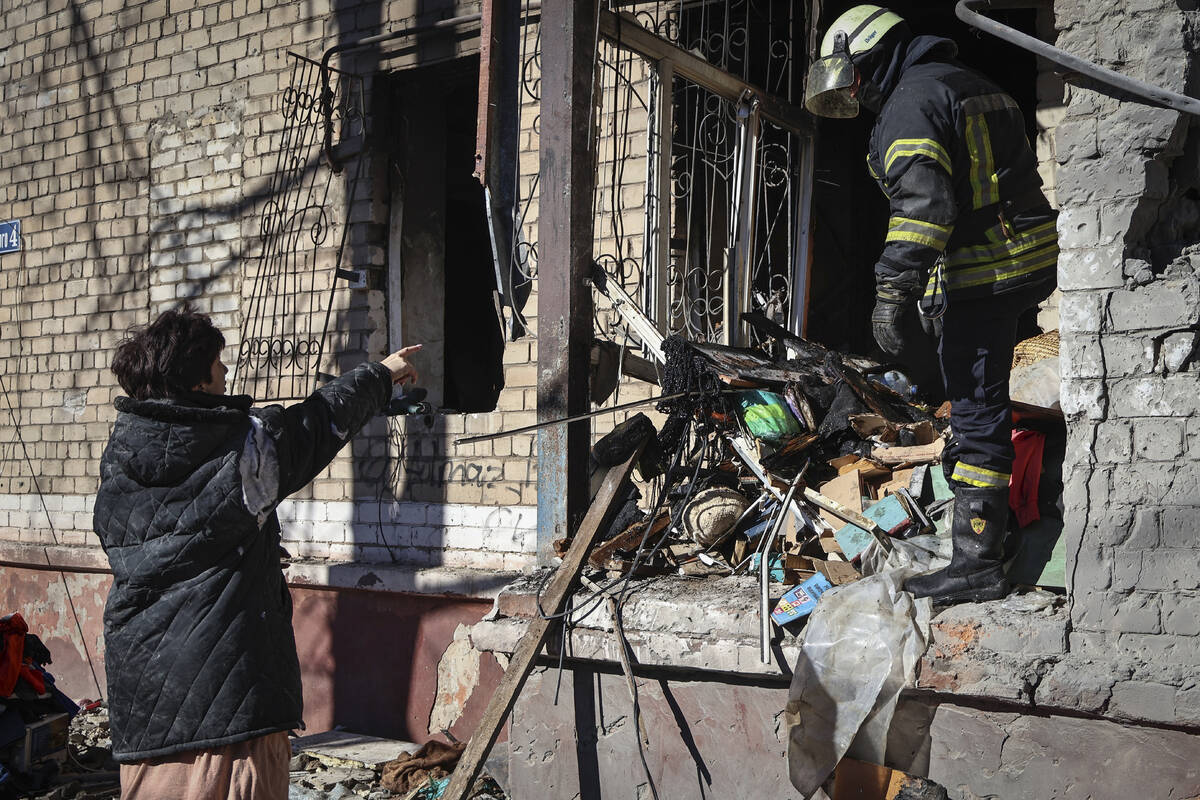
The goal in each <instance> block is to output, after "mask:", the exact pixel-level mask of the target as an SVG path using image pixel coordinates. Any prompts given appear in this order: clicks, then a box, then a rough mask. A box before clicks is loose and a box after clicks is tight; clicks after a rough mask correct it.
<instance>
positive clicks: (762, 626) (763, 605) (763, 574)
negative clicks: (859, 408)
mask: <svg viewBox="0 0 1200 800" xmlns="http://www.w3.org/2000/svg"><path fill="white" fill-rule="evenodd" d="M806 470H807V465H805V469H802V470H800V471H799V472H797V473H796V477H795V478H794V479H792V485H791V486H789V487H788V491H787V496H786V497H784V499H783V505H782V506H780V507H779V516H778V517H777V518H776V520H775V525H774V527H772V528H771V534H770V536H769V537H766V536H764V537H763V538H764V539H766V540H767V541H766V544H765V545H764V546H763V549H762V555H761V556H760V557H759V563H758V584H759V592H760V594H759V600H760V602H759V607H758V612H759V618H760V620H759V629H758V632H759V648H760V653H759V655H760V657H761V658H762V663H764V664H770V663H771V598H770V595H769V594H768V592H767V589H768V586H769V584H770V582H771V548H772V547H774V546H775V539H776V538H778V537H779V531H780V530H782V529H783V523H784V522H785V521H786V520H787V516H788V508H789V507H790V506H791V504H792V498H793V497H795V496H796V489H797V488H798V487H799V486H800V484H801V483H802V482H803V481H804V473H805V471H806Z"/></svg>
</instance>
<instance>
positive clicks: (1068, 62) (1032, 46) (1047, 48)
mask: <svg viewBox="0 0 1200 800" xmlns="http://www.w3.org/2000/svg"><path fill="white" fill-rule="evenodd" d="M1043 5H1045V3H1044V2H1037V0H959V2H958V5H957V6H955V8H954V13H955V14H957V15H958V18H959V19H961V20H962V21H963V22H965V23H967V24H968V25H970V26H972V27H974V28H978V29H979V30H981V31H984V32H986V33H990V34H992V35H993V36H996V37H999V38H1001V39H1003V40H1004V41H1006V42H1010V43H1012V44H1015V45H1016V46H1017V47H1020V48H1022V49H1024V50H1028V51H1030V52H1031V53H1034V54H1036V55H1039V56H1041V57H1042V58H1045V59H1047V60H1049V61H1053V62H1054V63H1055V64H1058V65H1059V66H1062V67H1066V68H1067V69H1069V70H1072V71H1073V72H1078V73H1080V74H1082V75H1086V76H1088V77H1089V78H1091V79H1093V80H1095V81H1099V82H1100V83H1104V84H1107V85H1109V86H1113V87H1115V88H1117V89H1120V90H1121V91H1123V92H1127V93H1129V94H1132V95H1136V96H1137V97H1141V98H1143V99H1145V100H1149V101H1150V102H1152V103H1154V104H1156V105H1160V106H1165V107H1167V108H1170V109H1173V110H1175V111H1182V112H1184V113H1186V114H1195V115H1196V116H1200V100H1197V99H1195V98H1193V97H1188V96H1187V95H1184V94H1179V93H1178V92H1172V91H1170V90H1169V89H1164V88H1162V87H1161V86H1155V85H1154V84H1151V83H1146V82H1145V81H1140V80H1138V79H1137V78H1131V77H1129V76H1128V75H1122V74H1121V73H1119V72H1116V71H1114V70H1111V69H1108V68H1107V67H1102V66H1100V65H1099V64H1094V63H1092V62H1091V61H1088V60H1087V59H1084V58H1080V57H1079V56H1074V55H1071V54H1070V53H1068V52H1067V51H1065V50H1062V49H1060V48H1057V47H1055V46H1054V45H1052V44H1047V43H1046V42H1043V41H1042V40H1040V39H1035V38H1034V37H1032V36H1029V35H1027V34H1024V33H1021V32H1020V31H1018V30H1015V29H1013V28H1010V27H1009V26H1008V25H1004V24H1002V23H999V22H996V21H995V20H992V19H988V18H987V17H985V16H983V15H982V14H980V13H979V12H978V11H976V10H975V9H989V8H991V9H995V8H1038V7H1040V6H1043Z"/></svg>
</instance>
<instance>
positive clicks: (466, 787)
mask: <svg viewBox="0 0 1200 800" xmlns="http://www.w3.org/2000/svg"><path fill="white" fill-rule="evenodd" d="M644 447H645V442H643V443H642V444H640V445H638V447H637V448H636V449H635V450H634V452H633V454H632V455H630V456H629V458H628V459H627V460H626V461H624V462H622V463H621V464H618V465H617V466H615V467H613V468H611V469H610V470H609V471H608V473H607V474H606V475H605V476H604V482H603V483H602V484H601V485H600V491H598V492H596V499H595V500H593V501H592V505H591V506H590V507H589V508H588V511H587V515H586V516H584V518H583V522H582V523H580V525H579V530H578V531H577V532H576V533H575V537H574V538H573V539H572V540H571V546H570V548H568V549H567V555H566V557H565V558H564V559H563V562H562V564H561V565H559V567H558V570H557V571H556V572H555V573H554V577H552V578H551V579H550V585H549V586H548V587H547V589H546V593H545V594H544V595H543V596H542V608H544V609H546V611H547V612H548V613H550V614H557V613H559V612H561V611H562V610H563V607H564V606H565V605H566V601H567V598H568V597H570V596H571V594H572V593H573V592H574V591H575V590H576V588H578V585H579V576H580V574H581V573H582V572H583V566H584V564H585V563H586V561H587V556H588V553H589V552H591V549H592V545H593V544H594V543H595V541H596V539H597V538H598V537H599V536H600V533H601V532H602V531H604V530H605V529H606V528H607V527H608V523H609V522H610V521H611V519H612V516H613V514H614V513H615V512H616V503H617V499H618V497H620V496H621V491H622V489H623V487H624V485H625V482H626V481H628V480H629V476H630V474H631V473H632V472H633V467H634V465H635V464H636V463H637V460H638V458H639V457H640V456H641V454H642V449H643V448H644ZM553 622H554V621H553V620H548V619H542V618H541V617H535V618H534V619H533V620H531V621H530V623H529V630H527V631H526V632H525V635H524V636H522V637H521V641H520V642H519V643H518V644H517V650H516V652H515V653H513V656H512V661H511V662H510V663H509V665H508V669H507V670H505V671H504V677H503V678H501V679H500V684H499V685H498V686H497V687H496V691H495V693H494V694H493V695H492V699H491V700H490V701H489V702H488V707H487V710H486V711H484V713H483V718H482V719H481V720H480V721H479V727H477V728H476V729H475V733H474V735H472V736H471V740H470V741H469V742H467V748H466V750H464V751H463V754H462V757H461V758H459V760H458V766H457V767H456V768H455V770H454V775H453V777H452V778H451V779H450V784H449V785H448V786H447V787H446V791H445V792H444V793H443V794H442V798H443V800H465V798H466V797H467V795H468V793H469V792H470V790H471V787H472V785H473V784H474V783H475V779H476V778H477V777H478V776H479V770H480V768H482V767H483V762H484V760H485V759H486V758H487V755H488V753H489V752H490V751H491V749H492V745H494V744H495V743H496V737H497V736H499V735H500V729H501V728H502V727H503V726H504V720H505V719H507V718H508V714H509V712H511V711H512V707H513V703H515V702H516V700H517V695H518V694H520V693H521V687H523V686H524V685H525V680H526V678H528V677H529V673H530V671H531V670H532V669H533V662H534V659H536V658H537V655H538V653H539V652H541V649H542V646H543V645H544V644H545V643H546V639H547V638H548V637H549V635H550V628H551V625H552V624H553Z"/></svg>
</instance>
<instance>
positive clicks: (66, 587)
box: [0, 374, 104, 697]
mask: <svg viewBox="0 0 1200 800" xmlns="http://www.w3.org/2000/svg"><path fill="white" fill-rule="evenodd" d="M0 391H3V392H4V402H5V403H7V404H8V415H9V417H10V418H11V419H12V423H13V431H14V432H15V433H16V435H17V441H18V442H20V444H21V453H22V454H23V455H24V458H25V464H26V466H28V467H29V477H30V479H31V480H32V481H33V488H34V491H36V492H37V496H38V500H39V501H40V502H41V504H42V511H43V512H44V513H45V515H46V526H47V527H48V528H49V529H50V538H52V539H53V540H54V544H55V546H58V545H59V544H61V543H60V542H59V540H58V531H56V530H55V529H54V520H53V519H51V518H50V508H49V506H48V505H47V504H46V495H44V494H43V493H42V487H41V483H40V482H39V481H38V478H37V472H36V471H35V470H34V468H33V459H31V458H30V457H29V448H28V447H27V446H26V445H25V437H24V436H22V435H21V423H20V421H19V420H18V419H17V412H16V409H15V407H14V406H13V402H12V397H10V396H9V394H8V385H7V384H5V382H4V376H3V375H2V374H0ZM42 557H43V558H45V559H46V566H48V567H50V568H52V569H53V568H54V562H53V561H52V560H51V559H50V551H49V550H47V549H46V546H45V545H42ZM55 571H56V572H58V577H59V578H61V579H62V584H63V591H64V592H65V593H66V595H67V605H68V606H69V607H70V608H71V617H72V618H73V619H74V620H75V630H77V631H78V632H79V643H80V644H81V645H82V646H83V654H84V656H85V657H86V658H87V665H88V670H89V671H90V672H91V674H92V683H93V684H95V686H96V693H97V694H98V695H99V696H101V697H103V696H104V690H103V689H101V688H100V679H99V678H98V677H96V666H95V664H93V663H92V652H91V649H90V648H89V647H88V644H87V637H86V636H84V634H83V624H82V623H81V622H80V621H79V612H78V611H77V610H76V608H75V598H74V596H73V595H72V594H71V586H70V584H69V583H68V582H67V573H65V572H63V571H62V570H61V569H59V570H55Z"/></svg>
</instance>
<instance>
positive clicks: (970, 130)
mask: <svg viewBox="0 0 1200 800" xmlns="http://www.w3.org/2000/svg"><path fill="white" fill-rule="evenodd" d="M966 140H967V154H968V155H969V156H970V158H971V172H970V175H969V176H968V177H969V178H970V181H971V208H973V209H980V208H983V207H984V206H990V205H992V204H993V203H998V202H1000V185H999V181H997V179H996V166H995V164H993V163H992V141H991V136H990V134H989V133H988V127H987V119H985V118H984V116H983V114H972V115H970V116H968V117H967V125H966Z"/></svg>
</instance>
